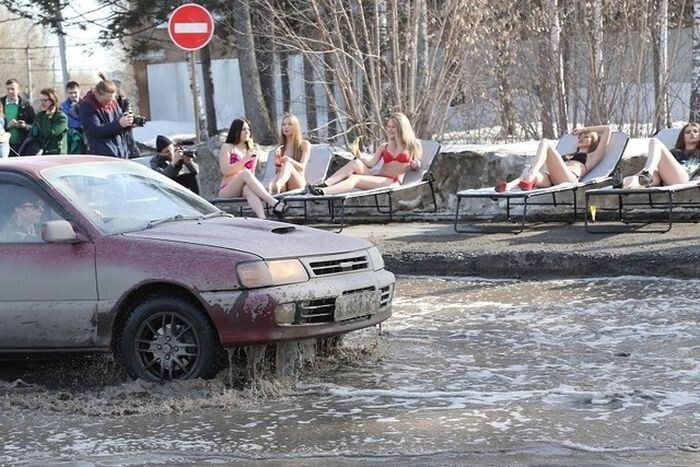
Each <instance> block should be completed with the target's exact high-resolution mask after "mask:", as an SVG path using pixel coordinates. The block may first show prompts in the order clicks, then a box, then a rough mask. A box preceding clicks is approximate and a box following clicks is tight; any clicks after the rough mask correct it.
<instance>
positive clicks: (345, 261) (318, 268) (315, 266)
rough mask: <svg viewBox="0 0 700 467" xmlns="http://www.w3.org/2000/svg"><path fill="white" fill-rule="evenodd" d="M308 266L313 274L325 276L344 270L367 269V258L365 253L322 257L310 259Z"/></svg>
mask: <svg viewBox="0 0 700 467" xmlns="http://www.w3.org/2000/svg"><path fill="white" fill-rule="evenodd" d="M309 267H310V268H311V271H313V273H314V275H315V276H327V275H329V274H341V273H344V272H353V271H359V270H362V269H368V268H369V259H368V258H367V256H366V255H356V256H346V257H341V258H333V259H324V260H321V261H310V262H309Z"/></svg>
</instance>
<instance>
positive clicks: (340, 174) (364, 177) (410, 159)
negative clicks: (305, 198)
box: [306, 112, 422, 195]
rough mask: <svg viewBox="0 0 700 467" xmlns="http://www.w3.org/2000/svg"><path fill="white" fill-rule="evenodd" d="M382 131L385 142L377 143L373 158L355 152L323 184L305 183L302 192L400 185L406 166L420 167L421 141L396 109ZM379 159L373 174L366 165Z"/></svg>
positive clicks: (373, 164)
mask: <svg viewBox="0 0 700 467" xmlns="http://www.w3.org/2000/svg"><path fill="white" fill-rule="evenodd" d="M385 130H386V135H387V137H388V139H389V141H387V142H385V143H382V144H380V145H379V147H378V148H377V151H376V152H375V153H374V156H373V157H371V158H369V157H367V156H364V155H362V154H359V153H358V154H355V160H353V161H350V162H348V163H347V164H345V165H344V166H343V167H341V168H340V170H338V171H337V172H336V173H334V174H333V175H331V176H330V177H328V178H327V179H326V181H325V182H324V183H321V184H318V185H307V187H306V191H307V192H308V193H311V194H314V195H333V194H337V193H345V192H347V191H350V190H352V189H353V188H360V189H361V190H370V189H373V188H383V187H390V186H394V185H400V184H401V183H402V182H403V178H404V175H405V174H406V171H407V170H408V169H409V168H410V169H411V170H418V168H419V167H420V157H421V151H422V149H421V144H420V141H418V140H417V139H416V136H415V134H414V133H413V128H411V123H410V122H409V121H408V118H406V116H405V115H404V114H402V113H400V112H395V113H393V114H391V115H390V116H389V119H388V120H387V123H386V129H385ZM379 161H384V164H383V165H382V167H381V169H380V171H379V173H377V174H373V173H372V172H371V171H370V168H372V167H374V166H375V165H377V164H378V163H379Z"/></svg>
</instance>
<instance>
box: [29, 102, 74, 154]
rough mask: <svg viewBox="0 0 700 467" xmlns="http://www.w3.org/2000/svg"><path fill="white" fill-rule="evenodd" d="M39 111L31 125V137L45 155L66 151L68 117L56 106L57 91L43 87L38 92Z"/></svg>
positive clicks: (64, 152) (65, 152)
mask: <svg viewBox="0 0 700 467" xmlns="http://www.w3.org/2000/svg"><path fill="white" fill-rule="evenodd" d="M39 96H40V97H39V102H40V103H41V111H40V112H39V113H38V114H36V120H35V122H34V126H32V138H34V139H35V140H36V141H37V142H38V143H39V146H40V147H41V149H42V151H43V154H44V155H45V156H50V155H55V154H67V153H68V117H66V114H64V113H63V112H61V110H60V109H59V108H58V92H56V90H55V89H53V88H44V89H42V90H41V92H40V93H39Z"/></svg>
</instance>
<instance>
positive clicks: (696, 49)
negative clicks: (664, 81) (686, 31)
mask: <svg viewBox="0 0 700 467" xmlns="http://www.w3.org/2000/svg"><path fill="white" fill-rule="evenodd" d="M692 63H693V67H692V75H691V77H690V121H691V122H698V121H700V0H694V1H693V54H692Z"/></svg>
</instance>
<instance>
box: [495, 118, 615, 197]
mask: <svg viewBox="0 0 700 467" xmlns="http://www.w3.org/2000/svg"><path fill="white" fill-rule="evenodd" d="M573 134H574V135H576V136H577V137H578V146H577V148H576V151H575V152H572V153H571V154H559V152H558V151H557V149H556V148H555V147H554V146H553V145H552V144H551V143H550V142H549V141H547V140H542V141H540V144H539V146H537V152H536V153H535V163H534V164H533V166H532V168H531V169H530V170H529V172H528V173H527V174H526V175H525V176H522V177H518V178H516V179H515V180H511V181H510V182H506V181H502V182H500V183H499V184H498V185H496V191H499V192H501V191H510V190H512V189H513V188H515V187H516V186H519V187H520V189H521V190H532V189H533V188H546V187H550V186H554V185H559V184H560V183H567V182H569V183H576V182H578V181H579V180H580V179H581V177H583V176H584V175H586V174H587V173H588V172H590V171H591V169H593V167H595V166H596V165H598V163H599V162H600V161H601V160H603V156H604V155H605V151H606V149H607V147H608V143H609V142H610V127H609V126H608V125H598V126H592V127H586V128H578V129H576V130H574V131H573ZM545 164H546V166H547V168H546V170H543V169H544V166H545Z"/></svg>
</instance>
